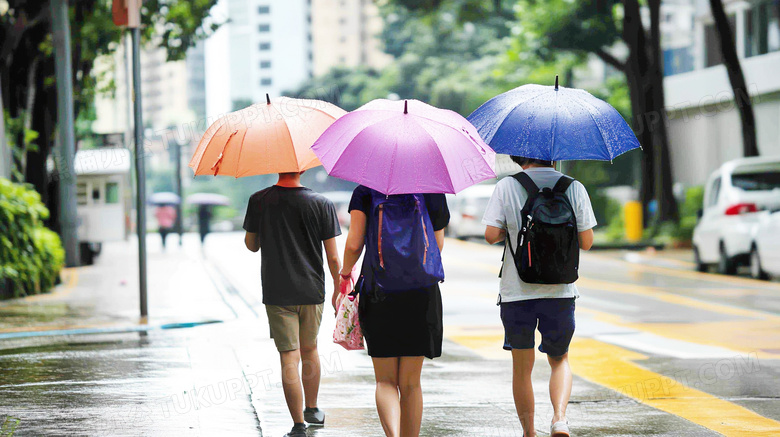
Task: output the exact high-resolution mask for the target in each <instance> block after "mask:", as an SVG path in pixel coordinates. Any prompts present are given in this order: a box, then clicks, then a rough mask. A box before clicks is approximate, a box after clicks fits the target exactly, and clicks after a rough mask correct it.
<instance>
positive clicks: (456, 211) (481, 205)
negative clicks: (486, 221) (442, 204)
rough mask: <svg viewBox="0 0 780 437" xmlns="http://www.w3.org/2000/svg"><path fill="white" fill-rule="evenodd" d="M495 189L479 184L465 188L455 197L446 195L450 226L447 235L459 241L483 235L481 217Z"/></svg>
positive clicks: (483, 229) (492, 186)
mask: <svg viewBox="0 0 780 437" xmlns="http://www.w3.org/2000/svg"><path fill="white" fill-rule="evenodd" d="M495 188H496V185H495V184H480V185H474V186H472V187H469V188H466V189H465V190H463V191H461V192H460V193H458V194H457V195H451V194H448V195H447V205H448V206H449V208H450V224H449V226H448V227H447V235H449V236H451V237H455V238H460V239H466V238H469V237H482V236H483V235H485V225H483V224H482V216H483V215H485V209H486V208H487V204H488V200H490V196H491V195H493V190H495Z"/></svg>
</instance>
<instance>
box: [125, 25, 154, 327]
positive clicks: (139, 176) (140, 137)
mask: <svg viewBox="0 0 780 437" xmlns="http://www.w3.org/2000/svg"><path fill="white" fill-rule="evenodd" d="M130 32H131V34H132V37H133V112H134V113H135V123H134V125H135V178H136V184H137V187H138V188H137V195H136V206H135V208H136V214H137V215H136V226H137V228H138V286H139V294H140V300H141V317H147V316H148V315H149V309H148V304H147V298H146V297H147V296H146V291H147V287H146V167H145V162H144V126H143V114H142V111H141V28H140V26H136V27H133V28H132V29H130Z"/></svg>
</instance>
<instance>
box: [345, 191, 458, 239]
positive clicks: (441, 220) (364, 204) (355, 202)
mask: <svg viewBox="0 0 780 437" xmlns="http://www.w3.org/2000/svg"><path fill="white" fill-rule="evenodd" d="M371 191H372V190H371V188H368V187H364V186H363V185H358V187H357V188H355V191H354V192H352V200H350V201H349V210H350V211H352V210H353V209H357V210H360V211H363V212H364V213H365V214H366V218H367V219H368V220H371V217H372V214H371ZM423 197H424V198H425V207H426V209H428V217H430V218H431V224H433V230H434V231H439V230H442V229H444V228H445V227H447V224H449V222H450V210H449V208H448V207H447V198H446V197H445V196H444V194H423Z"/></svg>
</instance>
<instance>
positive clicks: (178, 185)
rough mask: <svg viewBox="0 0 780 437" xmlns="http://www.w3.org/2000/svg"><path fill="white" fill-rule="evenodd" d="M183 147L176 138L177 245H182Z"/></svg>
mask: <svg viewBox="0 0 780 437" xmlns="http://www.w3.org/2000/svg"><path fill="white" fill-rule="evenodd" d="M182 147H184V144H182V143H181V142H180V141H179V140H178V139H177V140H176V145H175V146H174V148H175V149H176V151H175V152H174V156H175V157H176V166H175V168H176V194H178V195H179V200H180V202H179V203H178V204H177V205H176V230H177V231H178V232H179V247H181V245H182V241H181V237H182V219H181V210H182V208H181V204H182V202H183V201H184V198H183V196H182V193H181V148H182Z"/></svg>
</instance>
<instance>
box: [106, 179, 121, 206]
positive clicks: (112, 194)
mask: <svg viewBox="0 0 780 437" xmlns="http://www.w3.org/2000/svg"><path fill="white" fill-rule="evenodd" d="M106 203H108V204H114V203H119V184H118V183H116V182H106Z"/></svg>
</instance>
